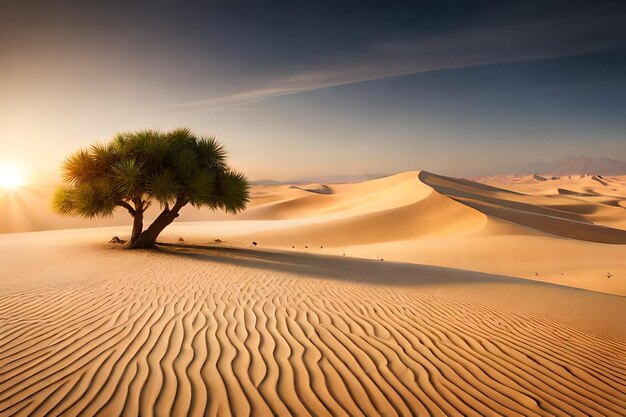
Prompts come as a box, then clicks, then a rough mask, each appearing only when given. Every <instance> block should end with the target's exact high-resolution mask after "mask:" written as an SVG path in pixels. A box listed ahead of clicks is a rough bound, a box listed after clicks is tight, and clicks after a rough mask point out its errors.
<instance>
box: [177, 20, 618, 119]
mask: <svg viewBox="0 0 626 417" xmlns="http://www.w3.org/2000/svg"><path fill="white" fill-rule="evenodd" d="M625 18H626V15H624V14H616V15H602V16H593V17H592V16H583V15H574V16H560V17H558V18H555V19H546V20H540V21H533V22H525V23H520V24H516V25H503V26H487V27H477V28H473V29H467V30H463V31H458V32H454V33H449V34H445V35H439V36H431V37H426V38H418V39H410V38H405V39H396V40H392V41H381V42H377V43H374V44H371V45H369V46H368V47H366V48H364V50H362V51H357V52H351V53H344V54H340V55H334V56H331V57H326V58H325V59H323V60H321V61H320V63H319V65H317V66H315V67H314V68H309V69H303V70H301V71H293V72H291V73H290V74H287V75H285V73H284V72H283V73H282V74H281V76H279V77H276V78H272V79H267V80H260V81H259V87H258V88H253V89H249V90H246V91H240V92H236V93H233V94H230V95H225V96H221V97H212V98H207V99H203V100H196V101H190V102H185V103H178V104H173V105H171V106H168V107H170V108H176V109H178V110H199V109H204V110H216V109H223V108H232V107H237V106H242V105H246V104H250V103H255V102H260V101H263V100H267V99H271V98H274V97H279V96H284V95H291V94H298V93H303V92H307V91H312V90H318V89H322V88H328V87H335V86H340V85H347V84H354V83H359V82H364V81H371V80H378V79H383V78H389V77H396V76H401V75H410V74H419V73H424V72H429V71H435V70H442V69H454V68H468V67H477V66H483V65H490V64H503V63H514V62H524V61H535V60H545V59H554V58H560V57H566V56H573V55H582V54H589V53H595V52H601V51H606V50H612V49H616V48H621V47H626V29H625V28H624V24H623V22H624V21H625V20H624V19H625Z"/></svg>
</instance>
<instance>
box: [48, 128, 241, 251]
mask: <svg viewBox="0 0 626 417" xmlns="http://www.w3.org/2000/svg"><path fill="white" fill-rule="evenodd" d="M63 180H64V183H65V184H64V185H63V186H61V187H59V188H58V189H57V190H56V192H55V194H54V198H53V208H54V210H55V211H56V212H57V213H60V214H62V215H67V216H77V217H85V218H94V217H109V216H111V215H112V214H113V212H114V211H115V209H116V208H118V207H122V208H124V209H126V210H127V211H128V213H130V215H131V216H132V218H133V230H132V234H131V237H130V240H129V241H128V242H127V247H129V248H147V247H152V246H154V244H155V242H156V239H157V237H158V236H159V234H160V233H161V232H162V231H163V229H165V228H166V227H167V226H168V225H170V224H171V223H172V222H173V221H174V220H175V219H176V218H177V217H178V215H179V212H180V209H182V208H183V207H184V206H186V205H187V204H191V205H192V206H194V207H210V208H212V209H214V210H217V209H223V210H225V211H227V212H230V213H237V212H240V211H242V210H244V209H245V208H246V204H247V203H248V201H249V192H248V181H247V179H246V177H245V176H244V175H243V174H242V173H240V172H237V171H235V170H233V169H232V168H230V167H229V166H228V165H226V152H225V151H224V148H223V146H222V145H221V144H220V143H219V142H218V141H217V140H216V139H215V138H213V137H198V136H196V135H194V134H193V133H192V132H191V131H190V130H188V129H175V130H172V131H170V132H168V133H162V132H158V131H154V130H144V131H140V132H134V133H121V134H118V135H117V136H116V137H114V138H113V140H111V141H110V142H109V143H106V144H95V145H92V146H91V147H89V148H88V149H81V150H79V151H77V152H75V153H74V154H73V155H71V156H70V157H69V158H67V159H66V160H65V163H64V164H63ZM154 201H156V202H158V203H159V204H160V206H161V209H162V211H161V213H160V214H159V215H158V216H157V218H156V219H155V220H154V221H153V222H152V224H151V225H150V226H149V227H148V228H147V229H145V230H144V228H143V219H144V213H145V211H146V210H147V209H148V207H150V205H151V204H152V203H153V202H154Z"/></svg>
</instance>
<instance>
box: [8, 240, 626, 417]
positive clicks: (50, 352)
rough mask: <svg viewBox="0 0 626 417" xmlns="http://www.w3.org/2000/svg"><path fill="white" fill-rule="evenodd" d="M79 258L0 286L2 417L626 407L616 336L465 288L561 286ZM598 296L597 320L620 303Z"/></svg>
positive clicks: (268, 258) (180, 259) (183, 257)
mask: <svg viewBox="0 0 626 417" xmlns="http://www.w3.org/2000/svg"><path fill="white" fill-rule="evenodd" d="M100 233H101V232H100ZM50 240H53V238H50ZM25 244H32V242H30V243H29V242H26V243H25ZM17 246H18V247H19V245H17ZM3 249H4V247H3ZM67 250H68V251H76V249H75V248H69V249H67ZM42 251H43V248H42ZM16 253H17V250H16ZM80 259H81V260H80V261H79V262H74V263H72V264H71V265H69V266H67V267H66V268H65V272H64V274H65V275H67V277H66V278H67V280H66V281H64V282H62V283H55V282H54V281H53V280H51V279H49V278H51V277H53V276H54V275H55V274H58V272H56V271H55V270H54V268H55V267H58V266H60V265H63V262H62V261H61V260H57V261H53V262H52V265H51V266H52V268H53V269H51V270H44V271H41V272H40V273H39V274H37V276H36V277H35V276H33V277H30V278H28V279H17V280H16V282H13V283H12V284H11V288H12V291H10V292H4V291H3V292H2V293H1V294H0V322H1V323H2V326H1V328H0V341H1V342H0V414H2V415H33V416H37V415H102V416H107V415H139V414H141V415H148V416H150V415H194V416H195V415H250V414H252V415H285V416H288V415H316V416H323V415H327V416H331V415H333V416H334V415H351V416H352V415H357V416H358V415H361V416H365V415H407V416H408V415H441V416H443V415H448V416H449V415H467V416H472V415H475V416H483V415H526V416H527V415H571V416H573V415H606V416H611V415H615V416H618V415H624V413H626V394H624V393H625V392H626V372H625V371H626V359H625V358H626V342H624V340H623V339H622V338H621V337H617V336H616V335H612V334H611V332H610V331H609V332H606V331H601V330H600V329H597V330H596V331H589V330H588V329H586V328H585V327H580V326H576V325H573V324H567V323H564V322H563V321H561V320H559V319H558V318H555V317H548V316H545V315H543V314H540V313H539V312H535V311H533V310H532V309H528V308H524V307H523V306H521V305H520V306H517V307H518V309H517V310H516V309H515V303H513V304H508V306H506V307H505V306H502V305H496V304H493V303H489V302H485V301H484V300H482V301H481V299H480V297H479V296H478V294H481V293H484V291H485V290H484V287H483V286H484V285H492V284H493V285H495V284H497V285H506V286H508V290H509V291H511V290H513V291H514V288H516V286H522V287H524V288H525V289H526V290H527V291H533V292H534V294H535V296H536V297H541V294H544V295H545V294H546V293H547V292H550V291H556V292H558V297H565V299H568V300H569V303H570V307H572V306H576V305H580V306H581V308H584V304H583V303H582V301H581V299H580V298H579V297H581V296H582V295H583V294H582V293H579V292H577V291H576V290H571V289H567V288H559V287H554V286H548V287H546V288H545V289H542V288H541V287H539V286H538V285H547V284H533V283H531V284H526V283H524V281H521V280H513V281H511V279H508V278H503V277H497V276H486V275H485V276H483V275H480V274H476V273H469V272H464V271H454V270H445V269H432V268H431V269H425V270H422V269H419V268H421V267H418V266H410V265H406V266H402V265H399V264H397V266H396V264H392V263H389V264H384V263H380V262H376V261H367V260H350V259H346V258H328V257H319V256H309V255H297V254H287V253H279V252H264V251H258V250H256V251H241V250H231V249H221V250H217V251H216V250H211V249H210V248H206V249H203V248H194V247H184V246H181V247H170V248H167V249H165V250H164V251H163V252H161V253H149V252H147V253H146V252H143V253H142V252H139V253H130V252H120V251H117V250H106V249H105V250H102V249H101V248H96V249H93V250H90V251H84V252H83V253H82V254H81V257H80ZM112 261H115V262H116V264H117V265H118V268H117V269H116V271H115V273H111V271H109V270H108V269H107V268H106V265H109V264H110V263H111V262H112ZM85 268H88V269H89V270H90V271H91V272H90V274H89V275H88V276H86V274H85ZM359 277H362V279H359ZM386 279H390V280H391V281H390V283H393V282H396V284H395V285H394V284H392V285H389V283H384V282H385V281H384V280H386ZM398 279H399V281H398ZM368 280H369V281H368ZM378 280H380V281H378ZM403 280H405V281H403ZM461 283H462V284H461ZM5 285H8V283H5ZM397 285H400V286H397ZM520 288H521V287H520ZM548 290H549V291H548ZM472 294H475V295H476V296H473V295H472ZM597 296H598V297H602V300H600V302H599V307H598V308H597V309H595V313H596V314H602V313H605V314H606V313H607V311H604V310H605V309H606V308H608V307H607V306H608V305H610V304H615V303H616V302H619V301H621V300H619V299H618V298H616V297H613V296H608V295H599V294H598V295H597ZM618 305H619V304H618Z"/></svg>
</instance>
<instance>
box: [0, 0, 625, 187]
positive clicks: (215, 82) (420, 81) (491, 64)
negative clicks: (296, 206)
mask: <svg viewBox="0 0 626 417" xmlns="http://www.w3.org/2000/svg"><path fill="white" fill-rule="evenodd" d="M179 126H186V127H189V128H191V129H193V130H194V131H196V132H197V133H198V134H202V135H214V136H217V137H218V138H219V139H221V140H222V142H223V143H224V145H225V146H226V149H227V150H228V151H229V155H230V160H231V162H232V164H233V165H234V166H236V167H237V168H239V169H241V170H242V171H244V172H245V173H246V174H247V175H248V176H249V177H250V178H252V179H276V180H286V179H298V178H306V177H313V176H314V177H319V176H332V175H349V174H365V173H372V174H376V173H393V172H401V171H407V170H416V169H426V170H430V171H434V172H438V173H442V174H449V175H467V174H470V173H471V172H472V171H475V170H477V169H483V168H484V167H485V166H503V165H506V164H513V163H522V162H531V161H545V160H547V161H550V160H555V159H558V158H562V157H568V156H580V155H585V156H591V157H611V158H614V159H621V160H625V161H626V4H625V3H624V2H623V1H615V2H602V1H593V2H589V1H585V2H577V1H550V0H542V1H532V0H531V1H523V2H519V1H507V0H502V1H469V0H463V1H446V0H444V1H441V0H440V1H432V2H424V1H417V0H415V1H411V2H396V1H379V2H372V1H347V0H336V1H331V2H325V1H306V0H302V1H260V0H258V1H239V0H219V1H186V2H185V1H165V0H154V1H150V2H142V1H132V2H128V1H107V2H101V1H89V0H87V1H73V2H70V1H55V0H49V1H30V0H18V1H12V0H10V1H7V0H0V165H1V164H7V163H13V164H19V165H20V166H22V167H23V170H24V171H25V173H26V175H27V176H30V177H31V178H30V180H31V181H33V182H36V181H43V180H50V179H51V178H56V177H55V176H57V175H58V172H59V166H60V164H61V163H62V161H63V158H64V157H65V156H67V155H68V154H69V153H70V152H72V151H74V150H75V149H78V148H80V147H84V146H87V145H89V144H91V143H94V142H97V141H105V140H108V139H110V138H112V137H113V135H114V134H115V133H116V132H120V131H132V130H138V129H145V128H151V129H162V130H166V129H171V128H174V127H179Z"/></svg>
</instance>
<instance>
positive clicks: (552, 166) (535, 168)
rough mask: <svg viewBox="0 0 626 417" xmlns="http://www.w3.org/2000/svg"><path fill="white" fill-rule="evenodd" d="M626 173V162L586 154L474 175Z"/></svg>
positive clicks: (492, 169) (485, 170)
mask: <svg viewBox="0 0 626 417" xmlns="http://www.w3.org/2000/svg"><path fill="white" fill-rule="evenodd" d="M506 174H510V175H528V174H549V175H582V174H590V175H626V162H622V161H616V160H615V159H609V158H589V157H586V156H580V157H570V158H562V159H559V160H558V161H555V162H530V163H523V164H512V165H507V166H500V167H495V168H490V169H489V168H486V169H483V170H480V171H476V172H475V173H474V174H473V175H506Z"/></svg>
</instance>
